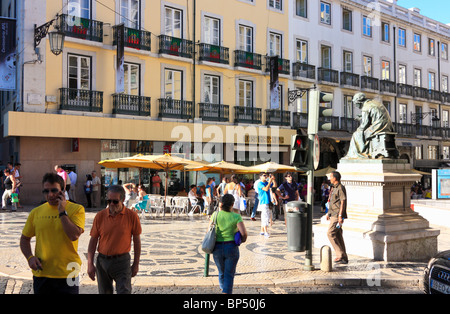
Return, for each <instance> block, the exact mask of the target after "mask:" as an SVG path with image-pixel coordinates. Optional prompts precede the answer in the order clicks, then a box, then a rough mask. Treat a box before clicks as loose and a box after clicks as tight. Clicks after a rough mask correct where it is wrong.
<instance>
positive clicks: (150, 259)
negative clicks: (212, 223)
mask: <svg viewBox="0 0 450 314" xmlns="http://www.w3.org/2000/svg"><path fill="white" fill-rule="evenodd" d="M30 209H31V208H24V209H22V210H21V211H18V212H15V213H12V212H1V213H0V277H1V280H0V293H4V294H9V293H11V294H16V293H23V294H27V293H30V292H31V290H32V289H31V271H30V270H29V268H28V265H27V262H26V260H25V258H24V257H23V255H22V253H21V252H20V248H19V239H20V235H21V231H22V228H23V226H24V223H25V220H26V218H27V217H28V212H29V210H30ZM95 214H96V212H95V211H92V210H87V212H86V226H85V232H84V234H83V235H82V236H81V237H80V241H79V253H80V255H81V257H82V262H83V264H82V272H81V275H80V277H81V287H80V293H97V291H96V282H92V281H91V280H90V279H89V278H88V277H87V274H86V267H87V265H86V264H87V246H88V242H89V238H90V237H89V232H90V229H91V225H92V222H93V219H94V217H95ZM244 223H245V224H246V227H247V229H248V231H249V238H248V240H247V242H246V243H243V244H242V245H241V247H240V254H241V255H240V260H239V263H238V267H237V275H236V278H235V292H236V293H240V292H241V293H250V294H261V293H263V294H265V293H268V294H270V293H274V294H285V293H286V294H289V293H321V291H330V292H331V293H341V292H342V293H344V292H345V291H347V292H348V291H350V290H349V288H348V287H353V288H354V289H353V291H359V292H360V293H373V292H375V291H377V292H379V293H386V292H387V291H409V292H411V293H419V292H420V291H421V280H422V272H423V269H424V267H425V266H426V265H425V263H416V262H414V263H412V262H406V263H386V262H374V261H372V260H369V259H366V258H362V257H357V256H350V257H349V260H350V261H349V264H347V265H339V266H337V265H336V266H335V267H334V268H333V271H332V272H324V271H321V270H320V269H319V267H320V261H319V252H318V250H316V249H314V250H313V264H314V265H315V267H316V270H314V271H303V265H304V253H297V252H290V251H288V250H287V238H286V229H285V225H284V222H283V221H279V220H277V221H275V222H274V225H273V226H272V227H271V228H270V233H271V236H270V238H265V237H263V236H260V235H259V228H260V221H259V220H257V221H251V220H250V219H248V217H244ZM141 224H142V228H143V233H142V236H141V238H142V255H141V263H140V270H139V273H138V275H137V276H136V277H135V278H133V286H134V293H172V292H173V293H180V294H182V293H184V291H191V292H190V293H200V294H208V293H220V291H219V288H218V279H217V268H216V266H215V265H214V262H213V259H212V258H211V261H210V266H209V276H208V277H204V271H205V256H204V253H203V252H202V251H201V249H200V243H201V240H202V238H203V236H204V234H205V231H206V228H207V225H208V220H207V218H206V217H204V216H199V215H195V216H194V217H187V216H186V215H184V216H180V217H175V216H174V217H171V216H170V214H166V217H164V218H163V217H157V218H155V217H153V218H148V217H147V218H142V219H141ZM439 239H442V244H443V245H446V247H447V248H448V247H450V245H448V244H449V240H450V232H449V230H448V229H442V228H441V236H440V237H439ZM32 247H34V243H33V240H32ZM439 247H440V248H441V247H442V245H441V240H440V246H439ZM325 288H326V289H325ZM327 289H328V290H327ZM330 289H331V290H330ZM396 289H397V290H396ZM398 289H399V290H398ZM371 291H372V292H371ZM330 292H329V293H330Z"/></svg>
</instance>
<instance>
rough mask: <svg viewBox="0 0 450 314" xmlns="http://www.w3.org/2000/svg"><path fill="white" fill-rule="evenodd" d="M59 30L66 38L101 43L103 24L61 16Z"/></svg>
mask: <svg viewBox="0 0 450 314" xmlns="http://www.w3.org/2000/svg"><path fill="white" fill-rule="evenodd" d="M58 24H59V25H58V26H59V29H60V30H61V31H62V32H63V33H64V34H65V35H66V36H68V37H74V38H80V39H85V40H91V41H96V42H103V22H100V21H95V20H91V19H85V18H81V17H76V16H73V15H67V14H62V15H60V16H59V17H58Z"/></svg>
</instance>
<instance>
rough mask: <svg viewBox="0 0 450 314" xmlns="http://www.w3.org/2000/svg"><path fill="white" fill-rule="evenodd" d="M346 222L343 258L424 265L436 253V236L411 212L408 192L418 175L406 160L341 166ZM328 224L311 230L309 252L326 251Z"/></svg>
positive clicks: (324, 222)
mask: <svg viewBox="0 0 450 314" xmlns="http://www.w3.org/2000/svg"><path fill="white" fill-rule="evenodd" d="M337 171H339V172H340V173H341V176H342V179H341V182H342V184H343V185H344V186H345V188H346V190H347V214H348V217H349V218H348V219H347V220H345V222H344V225H343V230H344V241H345V245H346V249H347V253H348V254H351V255H359V256H364V257H369V258H372V259H375V260H384V261H424V260H427V259H429V258H430V257H432V256H433V255H434V254H436V253H437V249H438V248H437V237H438V235H439V233H440V231H439V230H436V229H431V228H430V227H429V222H428V221H427V220H426V219H424V218H423V217H422V216H420V215H419V214H417V213H415V212H414V211H412V210H411V208H410V191H411V186H412V184H413V183H414V182H415V181H418V180H420V177H421V175H420V174H417V173H414V172H413V171H412V170H411V165H410V164H408V163H407V162H406V160H391V159H381V160H356V159H355V160H352V159H347V160H341V162H340V163H339V165H338V169H337ZM327 229H328V221H327V220H326V219H325V217H324V218H322V221H321V223H320V224H319V225H315V226H313V232H314V246H315V247H321V246H322V245H329V240H328V238H327V235H326V233H327Z"/></svg>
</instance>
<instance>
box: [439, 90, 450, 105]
mask: <svg viewBox="0 0 450 314" xmlns="http://www.w3.org/2000/svg"><path fill="white" fill-rule="evenodd" d="M441 96H442V102H445V103H448V104H450V93H447V92H442V95H441Z"/></svg>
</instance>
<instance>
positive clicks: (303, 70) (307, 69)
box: [292, 62, 316, 80]
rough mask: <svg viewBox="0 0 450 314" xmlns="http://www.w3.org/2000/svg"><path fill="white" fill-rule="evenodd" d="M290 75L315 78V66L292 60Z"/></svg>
mask: <svg viewBox="0 0 450 314" xmlns="http://www.w3.org/2000/svg"><path fill="white" fill-rule="evenodd" d="M292 75H293V76H294V77H300V78H306V79H310V80H315V79H316V67H315V66H314V65H311V64H307V63H302V62H294V63H292Z"/></svg>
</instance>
